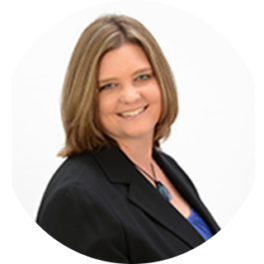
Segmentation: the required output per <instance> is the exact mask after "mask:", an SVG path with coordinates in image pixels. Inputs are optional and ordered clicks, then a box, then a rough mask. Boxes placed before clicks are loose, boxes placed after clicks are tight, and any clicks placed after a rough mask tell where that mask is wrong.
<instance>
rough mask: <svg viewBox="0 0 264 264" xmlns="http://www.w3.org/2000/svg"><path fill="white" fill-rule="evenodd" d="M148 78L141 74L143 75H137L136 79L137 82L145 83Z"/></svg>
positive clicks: (148, 76)
mask: <svg viewBox="0 0 264 264" xmlns="http://www.w3.org/2000/svg"><path fill="white" fill-rule="evenodd" d="M150 77H151V76H150V74H143V75H139V76H138V77H137V80H139V81H145V80H148V79H149V78H150Z"/></svg>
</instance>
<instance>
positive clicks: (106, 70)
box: [98, 43, 162, 142]
mask: <svg viewBox="0 0 264 264" xmlns="http://www.w3.org/2000/svg"><path fill="white" fill-rule="evenodd" d="M98 89H99V93H98V117H99V122H100V124H101V126H102V128H103V131H104V132H105V133H106V134H107V135H108V136H110V137H111V138H113V139H115V140H116V141H117V142H118V141H120V140H121V141H124V140H131V139H140V138H142V137H143V138H151V139H152V137H153V132H154V128H155V125H156V123H157V122H158V120H159V117H160V114H161V108H162V99H161V91H160V87H159V85H158V82H157V80H156V78H155V76H154V75H153V71H152V68H151V65H150V63H149V61H148V59H147V57H146V55H145V53H144V52H143V50H142V49H141V48H140V47H139V46H137V45H134V44H130V43H129V44H125V45H123V46H121V47H120V48H117V49H115V50H112V51H109V52H108V53H106V54H105V55H104V56H103V57H102V59H101V61H100V64H99V72H98Z"/></svg>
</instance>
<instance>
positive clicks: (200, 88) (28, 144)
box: [12, 1, 254, 227]
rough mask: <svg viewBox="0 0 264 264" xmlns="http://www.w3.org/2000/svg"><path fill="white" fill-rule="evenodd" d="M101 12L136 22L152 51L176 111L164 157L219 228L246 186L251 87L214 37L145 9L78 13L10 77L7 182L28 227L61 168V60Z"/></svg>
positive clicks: (178, 14)
mask: <svg viewBox="0 0 264 264" xmlns="http://www.w3.org/2000/svg"><path fill="white" fill-rule="evenodd" d="M139 6H140V8H139ZM150 7H151V12H148V13H147V15H146V11H145V10H148V9H150ZM105 12H108V13H109V12H110V13H112V12H118V13H120V12H121V13H122V14H126V15H131V16H133V17H135V18H136V19H138V20H139V21H141V22H142V23H143V24H144V25H146V26H147V27H148V28H149V30H150V32H152V33H153V34H154V36H155V37H156V39H157V40H158V42H159V43H160V45H161V47H162V49H163V51H164V53H165V56H166V57H167V58H168V60H169V63H170V65H171V68H172V71H173V73H174V76H175V79H176V84H177V86H178V89H177V90H178V97H179V105H180V107H179V109H180V111H179V115H178V117H177V120H176V122H175V123H174V124H173V127H172V133H171V135H170V137H169V139H168V140H167V141H165V143H164V144H162V148H163V151H165V153H169V154H170V155H171V156H172V157H174V158H175V159H176V161H177V162H178V163H179V164H180V166H182V167H183V169H184V170H185V171H186V172H187V174H189V176H190V177H191V179H192V180H193V182H194V183H195V185H196V187H197V189H198V191H199V192H200V196H201V197H202V199H203V201H204V202H205V204H206V205H207V207H208V208H209V210H210V211H211V212H212V214H213V216H214V217H215V218H216V220H217V222H218V223H219V225H220V226H221V227H223V226H224V225H225V224H226V223H227V222H228V221H229V220H230V219H231V218H232V217H233V215H234V214H235V213H236V212H237V210H238V209H239V207H240V206H241V204H242V203H243V201H244V200H245V198H246V196H247V194H248V192H249V190H250V188H251V186H252V184H253V181H254V122H253V121H254V82H253V80H252V77H251V75H250V73H249V71H248V69H247V68H246V66H245V64H244V62H243V60H242V59H241V58H240V57H239V55H238V54H237V52H236V50H235V49H234V48H233V47H232V46H231V45H230V44H229V43H228V41H227V40H225V39H224V38H223V37H222V36H221V35H220V34H219V33H218V32H217V31H216V30H214V29H212V28H211V27H210V26H209V25H208V24H206V23H204V22H203V21H202V20H200V19H198V18H196V17H195V16H193V15H190V14H188V13H186V12H184V11H181V10H179V9H176V8H172V7H171V6H167V5H164V4H157V3H153V2H151V3H150V2H145V1H140V4H139V2H133V3H131V2H124V1H121V2H120V1H117V2H112V3H110V4H109V5H107V6H106V5H105V4H101V5H96V6H95V7H91V8H89V9H87V8H86V9H84V10H83V11H81V12H78V13H76V14H74V15H72V16H70V17H69V18H67V19H64V20H63V21H62V22H60V23H58V24H57V25H55V26H54V27H52V28H51V29H50V30H48V31H47V32H45V33H44V35H43V36H42V37H41V38H40V39H38V40H37V42H36V43H34V45H32V47H31V48H30V50H29V51H28V52H27V53H26V55H25V56H24V58H23V59H22V60H21V61H20V63H19V65H18V68H17V69H16V71H15V74H14V76H13V165H12V167H13V177H12V183H13V188H14V190H15V192H16V194H17V196H18V198H19V199H20V201H21V203H22V204H23V206H24V207H25V209H26V210H27V211H28V212H29V214H30V215H31V217H32V218H35V217H36V214H37V210H38V207H39V204H40V201H41V198H42V196H43V193H44V191H45V189H46V186H47V184H48V181H49V180H50V178H51V176H52V175H53V174H54V172H55V171H56V170H57V168H58V167H59V165H60V164H61V163H62V162H63V160H62V159H61V158H58V157H56V153H57V152H58V150H59V149H60V148H61V147H62V146H63V142H64V133H63V129H62V124H61V120H60V105H59V103H60V94H61V90H62V83H63V79H64V76H65V72H66V67H67V65H68V62H69V58H70V56H71V53H72V50H73V49H74V46H75V45H76V42H77V40H78V38H79V36H80V34H81V32H82V31H83V29H84V28H85V27H86V26H87V25H88V24H90V23H91V22H92V21H93V20H94V19H96V18H97V17H98V16H99V15H102V14H103V13H105ZM157 14H159V15H158V16H159V17H160V19H157ZM33 153H35V154H34V155H33ZM223 194H224V195H223Z"/></svg>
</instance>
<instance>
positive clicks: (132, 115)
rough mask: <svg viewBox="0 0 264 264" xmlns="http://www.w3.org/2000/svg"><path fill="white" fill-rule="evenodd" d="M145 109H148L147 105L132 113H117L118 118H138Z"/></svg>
mask: <svg viewBox="0 0 264 264" xmlns="http://www.w3.org/2000/svg"><path fill="white" fill-rule="evenodd" d="M147 108H148V105H146V106H144V107H141V108H138V109H136V110H134V111H130V112H123V113H118V116H121V117H123V118H133V117H136V116H139V115H141V114H142V113H144V112H145V110H146V109H147Z"/></svg>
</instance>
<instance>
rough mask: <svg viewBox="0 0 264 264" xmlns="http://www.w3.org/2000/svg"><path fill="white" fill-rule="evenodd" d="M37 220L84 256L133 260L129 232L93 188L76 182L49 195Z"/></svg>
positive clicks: (51, 233)
mask: <svg viewBox="0 0 264 264" xmlns="http://www.w3.org/2000/svg"><path fill="white" fill-rule="evenodd" d="M37 223H38V225H40V226H41V227H42V228H43V229H44V230H45V231H46V232H47V233H48V234H49V235H51V236H52V237H53V238H55V239H56V240H58V241H59V242H61V243H62V244H64V245H65V246H67V247H69V248H71V249H73V250H75V251H77V252H79V253H82V254H84V255H87V256H90V257H93V258H96V259H100V260H106V261H112V262H117V263H129V261H128V258H127V249H126V241H125V235H124V232H123V229H122V226H121V223H120V222H119V221H118V219H117V217H116V216H115V215H114V213H113V211H112V210H111V209H110V208H109V207H108V206H107V204H106V202H105V201H104V200H103V199H102V198H101V197H100V195H98V194H97V193H95V191H93V190H92V189H91V190H90V189H88V190H87V189H84V187H82V186H80V185H78V184H75V185H73V186H72V185H70V186H64V187H61V188H60V189H59V190H58V191H56V192H55V193H54V194H53V195H52V197H49V198H45V202H44V203H43V205H42V207H41V209H40V212H39V215H38V218H37Z"/></svg>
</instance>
